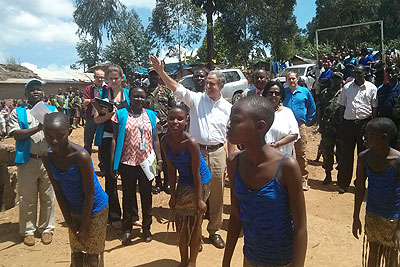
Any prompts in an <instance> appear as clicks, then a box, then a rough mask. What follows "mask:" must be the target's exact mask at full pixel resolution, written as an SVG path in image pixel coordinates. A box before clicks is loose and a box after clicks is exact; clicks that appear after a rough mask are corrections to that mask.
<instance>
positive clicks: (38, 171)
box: [17, 158, 55, 236]
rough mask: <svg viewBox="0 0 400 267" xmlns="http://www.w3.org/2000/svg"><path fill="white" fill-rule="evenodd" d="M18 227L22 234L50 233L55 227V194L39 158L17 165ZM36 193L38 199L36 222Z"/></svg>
mask: <svg viewBox="0 0 400 267" xmlns="http://www.w3.org/2000/svg"><path fill="white" fill-rule="evenodd" d="M17 181H18V195H19V196H18V197H19V229H20V234H21V235H22V236H27V235H33V234H34V233H35V232H36V230H38V232H39V234H42V233H44V232H46V233H52V232H53V231H54V227H55V195H54V190H53V186H52V185H51V182H50V179H49V176H48V175H47V172H46V169H45V168H44V166H43V163H42V161H41V160H40V159H33V158H31V159H30V160H29V161H28V162H27V163H24V164H21V165H19V166H18V170H17ZM38 194H39V199H40V215H39V225H38V226H36V223H37V204H38Z"/></svg>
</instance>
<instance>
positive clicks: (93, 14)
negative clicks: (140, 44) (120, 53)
mask: <svg viewBox="0 0 400 267" xmlns="http://www.w3.org/2000/svg"><path fill="white" fill-rule="evenodd" d="M75 5H76V9H75V11H74V14H73V16H74V20H75V23H76V24H77V25H78V27H79V28H78V31H77V33H78V35H79V37H80V39H81V40H80V41H79V42H78V44H77V45H76V50H77V52H78V55H79V57H80V58H81V60H79V61H78V62H76V63H75V64H73V65H72V67H73V68H77V65H81V66H83V67H84V69H85V70H86V68H89V67H91V66H94V65H96V64H98V63H99V61H100V53H101V45H102V42H103V38H102V37H103V34H104V33H106V34H107V37H108V38H111V37H112V35H111V30H112V28H113V27H114V25H115V24H116V22H117V19H118V15H119V9H120V7H121V6H122V4H121V3H120V2H119V0H98V1H93V0H76V1H75Z"/></svg>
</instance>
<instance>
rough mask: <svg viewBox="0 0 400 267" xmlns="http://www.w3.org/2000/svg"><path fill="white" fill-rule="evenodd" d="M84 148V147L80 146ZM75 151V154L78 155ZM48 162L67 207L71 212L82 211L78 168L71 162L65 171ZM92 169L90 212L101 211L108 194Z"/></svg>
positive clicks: (106, 201) (81, 189)
mask: <svg viewBox="0 0 400 267" xmlns="http://www.w3.org/2000/svg"><path fill="white" fill-rule="evenodd" d="M81 149H84V148H81ZM78 152H79V151H77V152H76V155H78ZM49 162H50V169H51V172H52V174H53V177H54V180H56V181H57V182H59V183H60V186H61V190H62V191H63V193H64V196H65V198H66V199H67V202H68V207H69V209H70V211H71V212H72V213H78V214H81V213H82V208H83V200H84V197H85V192H84V190H83V186H82V177H81V173H80V170H79V168H78V166H77V165H76V164H72V165H71V167H69V169H68V170H66V171H64V172H63V171H60V170H59V169H57V168H56V167H55V166H54V165H53V163H52V162H51V160H50V161H49ZM92 170H93V177H94V200H93V209H92V214H95V213H98V212H100V211H102V210H103V209H104V208H105V207H107V204H108V195H107V194H106V193H105V192H104V190H103V188H102V187H101V185H100V183H99V180H98V179H97V176H96V173H95V172H94V169H93V162H92Z"/></svg>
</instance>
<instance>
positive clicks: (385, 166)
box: [353, 117, 400, 266]
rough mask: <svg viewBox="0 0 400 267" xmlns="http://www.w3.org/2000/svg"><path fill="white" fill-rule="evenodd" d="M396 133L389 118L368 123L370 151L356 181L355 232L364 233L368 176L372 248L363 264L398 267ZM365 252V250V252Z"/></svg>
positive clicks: (363, 158) (360, 163)
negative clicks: (363, 206) (362, 212)
mask: <svg viewBox="0 0 400 267" xmlns="http://www.w3.org/2000/svg"><path fill="white" fill-rule="evenodd" d="M396 134H397V129H396V125H395V124H394V122H393V121H392V120H391V119H389V118H383V117H382V118H375V119H373V120H371V121H370V122H369V123H368V124H367V128H366V134H365V137H366V145H367V148H368V149H367V150H365V151H363V152H361V153H360V155H359V156H358V162H357V183H356V194H355V199H354V214H353V235H354V237H355V238H357V239H358V235H361V230H362V226H361V221H360V218H359V217H360V208H361V204H362V201H363V199H364V195H365V181H366V180H367V177H368V193H367V208H366V209H367V212H366V216H365V231H364V232H365V235H366V237H367V243H365V240H364V245H365V246H367V248H368V247H369V251H367V249H363V266H365V264H364V263H365V261H366V259H367V258H368V266H398V263H399V261H398V249H399V247H400V246H399V245H400V225H399V223H398V217H399V196H400V185H399V170H400V164H399V158H400V152H399V151H397V150H395V149H393V148H390V146H389V144H390V142H391V141H393V140H394V138H395V137H396ZM364 251H365V253H364Z"/></svg>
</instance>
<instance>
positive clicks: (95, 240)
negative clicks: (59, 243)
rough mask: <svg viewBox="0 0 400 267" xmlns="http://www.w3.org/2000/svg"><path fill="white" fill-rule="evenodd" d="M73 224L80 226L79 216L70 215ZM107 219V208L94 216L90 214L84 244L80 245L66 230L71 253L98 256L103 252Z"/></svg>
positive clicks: (69, 231)
mask: <svg viewBox="0 0 400 267" xmlns="http://www.w3.org/2000/svg"><path fill="white" fill-rule="evenodd" d="M71 215H72V220H73V222H74V223H75V224H76V225H77V226H78V229H79V226H80V222H81V215H80V214H71ZM107 219H108V206H107V207H105V208H104V209H103V210H102V211H99V212H98V213H96V214H91V215H90V219H89V231H88V235H87V237H86V240H85V242H84V243H83V244H82V243H81V242H79V241H78V240H77V239H76V235H75V233H73V232H72V231H71V229H69V230H68V233H69V242H70V246H71V252H72V253H76V252H86V253H87V254H100V253H102V252H103V251H104V247H105V242H106V231H107Z"/></svg>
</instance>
